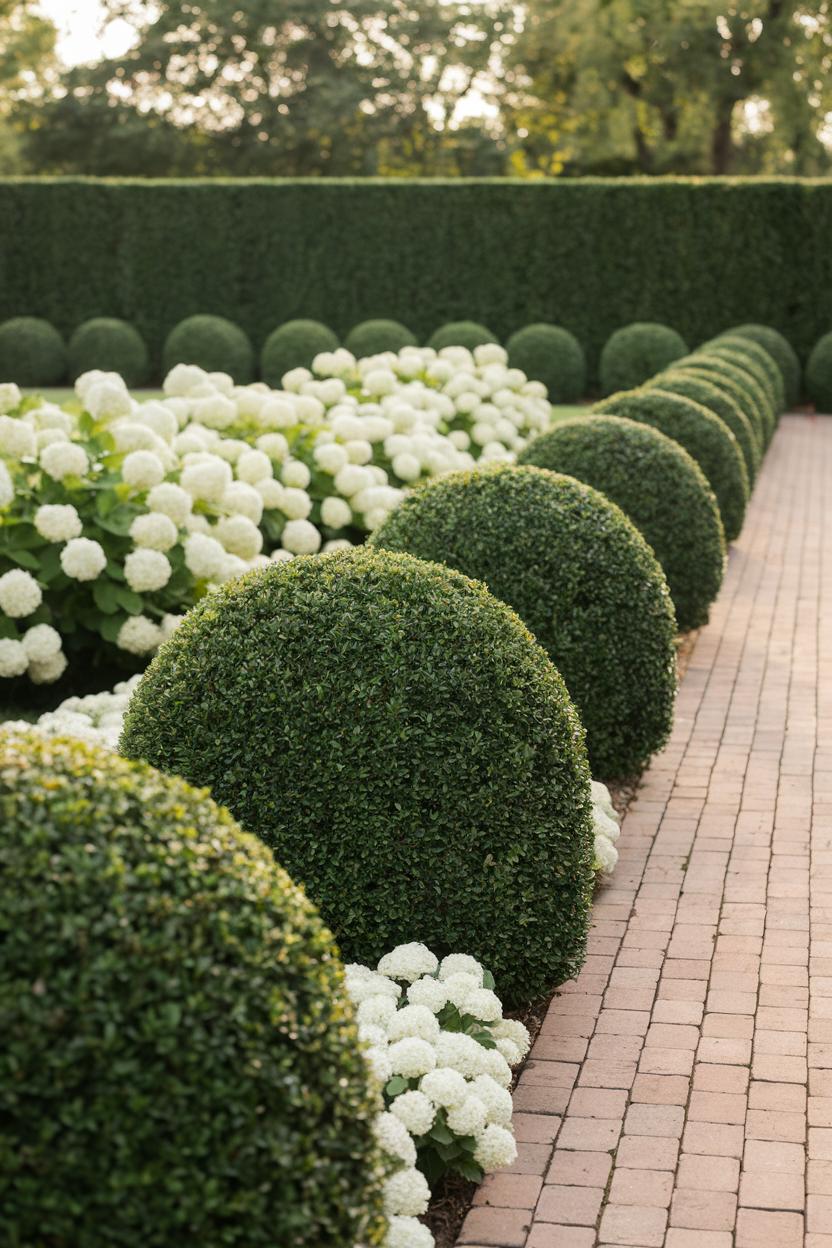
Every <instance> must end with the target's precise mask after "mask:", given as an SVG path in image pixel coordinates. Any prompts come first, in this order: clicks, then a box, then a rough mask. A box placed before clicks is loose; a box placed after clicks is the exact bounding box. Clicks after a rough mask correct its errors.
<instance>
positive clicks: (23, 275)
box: [0, 178, 832, 370]
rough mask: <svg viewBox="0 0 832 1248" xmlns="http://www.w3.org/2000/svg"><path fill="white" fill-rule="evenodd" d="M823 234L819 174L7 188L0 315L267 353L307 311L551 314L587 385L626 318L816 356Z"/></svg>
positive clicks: (825, 195)
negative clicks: (207, 328)
mask: <svg viewBox="0 0 832 1248" xmlns="http://www.w3.org/2000/svg"><path fill="white" fill-rule="evenodd" d="M831 235H832V183H830V182H829V181H822V180H798V179H783V180H761V179H750V180H742V179H737V180H735V179H704V180H703V179H684V178H670V179H660V180H659V179H656V180H650V179H625V178H621V179H614V180H603V179H563V180H554V181H543V182H528V181H516V180H512V179H504V180H499V181H496V180H494V181H492V180H467V179H455V180H453V181H443V180H400V179H395V180H389V181H387V180H384V179H364V180H361V181H342V180H339V179H334V178H322V179H307V180H298V181H258V180H248V179H234V180H224V179H214V180H211V181H200V180H190V181H153V180H132V181H131V180H124V181H120V180H108V179H78V178H66V179H27V178H23V179H6V180H3V181H0V321H2V320H5V319H7V318H8V317H11V316H22V315H31V316H41V317H45V318H46V319H47V320H50V321H52V322H53V323H54V324H55V325H56V326H57V328H58V329H59V330H60V331H61V332H62V333H64V334H65V335H67V334H68V333H70V332H71V331H72V330H73V329H74V328H75V326H76V325H77V324H79V323H80V322H81V321H83V320H87V319H88V318H90V317H93V316H118V317H122V318H124V319H125V320H129V321H130V322H131V323H133V324H135V325H136V328H137V329H138V330H139V332H140V333H141V335H142V337H143V338H144V339H145V341H146V342H147V343H148V346H149V347H150V349H151V352H152V354H153V355H154V357H155V358H156V359H158V354H159V351H160V348H161V344H162V342H163V341H164V338H165V336H166V334H167V333H168V332H169V330H170V329H171V328H172V327H173V326H174V325H175V324H176V323H177V322H178V321H181V320H182V319H183V318H184V317H186V316H190V315H192V314H194V313H197V312H200V313H202V312H210V313H214V314H216V315H219V316H225V317H228V318H229V319H230V320H232V321H235V322H236V323H237V324H239V325H240V326H241V327H242V328H243V329H244V330H245V331H246V333H247V334H248V335H249V337H250V338H251V339H252V342H253V343H254V346H255V348H256V349H258V350H259V348H260V347H261V346H262V344H263V341H264V339H265V338H266V336H267V335H268V333H269V332H270V331H271V330H272V329H273V328H274V327H275V325H279V324H280V323H281V322H283V321H287V320H290V319H292V318H295V317H311V318H314V319H317V320H321V321H324V322H325V323H326V324H331V325H332V327H333V329H335V331H336V332H337V333H338V334H339V336H340V337H341V338H343V337H344V335H345V334H346V333H347V331H348V330H349V329H350V328H351V327H352V326H353V325H355V324H357V323H358V322H359V321H362V320H366V319H367V318H369V317H378V316H386V317H391V318H394V319H397V320H401V321H402V322H404V323H405V324H406V325H408V326H410V328H411V329H412V330H413V332H414V333H415V334H416V335H417V337H419V338H420V339H421V340H422V341H425V340H426V339H427V338H428V337H429V336H430V334H431V333H432V332H433V331H434V329H435V328H436V326H437V325H441V324H442V323H443V322H446V321H455V320H461V319H468V318H470V319H473V320H479V321H483V322H484V323H485V324H487V325H488V326H489V327H490V328H491V329H492V330H493V331H494V333H495V334H497V336H498V337H499V338H500V340H501V341H505V340H506V339H507V338H508V337H509V335H510V334H512V333H513V332H514V331H515V330H516V329H518V328H520V327H521V326H522V325H526V324H529V323H530V322H534V321H551V322H553V323H555V324H559V325H563V326H564V327H565V328H566V329H568V330H570V331H571V332H572V333H574V334H575V335H576V337H577V338H578V340H579V342H581V343H582V345H583V346H584V347H585V349H586V350H587V353H588V357H589V365H590V369H591V370H594V368H595V367H596V365H597V358H598V353H599V351H600V348H601V346H602V345H603V343H604V342H605V340H606V339H607V338H608V337H609V335H610V334H611V333H612V331H613V330H614V329H616V328H617V327H618V326H620V325H627V324H629V323H630V322H631V321H643V320H652V321H661V322H664V323H665V324H670V325H673V326H674V327H675V328H676V329H678V330H679V332H680V333H681V334H682V336H683V337H684V339H685V340H686V341H687V342H689V343H690V344H691V345H694V344H697V343H700V342H703V341H704V340H705V339H707V338H711V337H713V336H714V334H717V333H719V332H720V331H721V330H724V329H727V328H728V327H730V326H733V325H737V324H742V323H743V322H747V321H756V322H762V323H764V324H766V325H771V326H773V327H775V328H777V329H779V330H781V331H782V332H783V333H784V334H785V335H786V337H787V338H788V339H789V341H790V342H792V344H793V345H794V346H795V347H796V349H797V351H798V353H799V355H801V356H802V357H805V356H806V355H807V354H808V352H809V351H810V350H811V348H812V346H813V345H814V343H815V342H816V341H817V339H818V338H819V337H820V336H821V334H823V333H825V332H826V331H827V330H828V329H829V326H830V325H832V248H830V247H829V238H830V236H831ZM530 254H533V256H534V263H533V264H529V255H530Z"/></svg>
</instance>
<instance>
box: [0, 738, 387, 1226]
mask: <svg viewBox="0 0 832 1248" xmlns="http://www.w3.org/2000/svg"><path fill="white" fill-rule="evenodd" d="M0 822H2V828H3V835H2V837H1V838H0V871H2V875H3V890H2V893H1V894H0V931H2V933H3V957H2V959H0V1017H2V1019H3V1044H2V1046H0V1104H2V1112H3V1133H2V1144H0V1156H2V1161H3V1164H2V1166H0V1202H1V1203H2V1209H3V1225H4V1227H5V1229H6V1240H7V1242H9V1243H11V1242H14V1243H19V1244H21V1245H22V1244H36V1243H37V1244H55V1245H57V1244H67V1245H69V1244H78V1245H80V1244H83V1245H84V1248H110V1246H111V1245H113V1244H122V1245H131V1246H132V1245H135V1246H136V1248H139V1245H142V1246H144V1245H148V1246H149V1248H181V1246H182V1245H184V1244H203V1245H208V1244H214V1245H219V1244H223V1245H229V1246H234V1245H237V1246H238V1248H253V1246H255V1245H262V1246H263V1248H274V1245H275V1244H289V1243H291V1244H297V1245H304V1246H307V1248H319V1246H320V1245H329V1246H330V1248H343V1246H344V1245H345V1244H353V1243H355V1242H356V1237H358V1239H359V1240H361V1242H367V1240H365V1238H364V1236H365V1234H369V1236H370V1240H369V1242H371V1243H374V1244H375V1243H378V1242H379V1239H378V1235H379V1230H378V1221H379V1218H378V1211H379V1206H380V1191H379V1187H380V1184H379V1178H378V1173H377V1169H376V1161H375V1157H376V1154H375V1148H374V1144H373V1119H374V1116H375V1114H376V1112H377V1108H378V1107H377V1105H376V1097H375V1096H374V1095H372V1094H371V1093H370V1091H369V1089H368V1086H367V1072H366V1069H365V1067H364V1065H363V1058H362V1055H361V1052H360V1048H359V1045H358V1036H357V1031H356V1027H355V1025H354V1022H353V1014H352V1009H351V1007H350V1004H349V1001H348V999H347V997H346V991H345V988H344V984H343V976H342V972H341V967H340V964H339V962H338V958H337V955H336V952H335V949H334V946H333V944H332V938H331V936H330V935H329V933H328V932H327V931H326V929H325V928H324V927H323V925H322V923H321V921H320V919H319V918H318V916H317V914H316V912H315V910H314V909H313V908H312V906H311V905H310V903H309V902H308V901H307V900H306V898H305V897H304V895H303V893H302V892H301V891H300V889H298V888H296V887H295V885H294V884H293V883H292V881H291V880H290V879H289V877H288V876H287V875H286V874H285V873H284V872H283V871H282V870H281V868H280V867H278V866H276V865H275V862H274V859H273V858H272V855H271V854H270V853H269V851H268V850H267V849H266V848H265V846H263V845H261V844H260V843H259V841H257V840H256V838H255V837H252V836H248V835H247V834H245V833H243V832H241V831H240V829H239V827H238V826H237V824H236V823H234V821H233V819H231V817H230V816H229V814H228V813H227V811H224V810H221V809H219V808H218V807H217V806H216V805H215V804H214V802H213V801H211V799H210V798H209V796H208V795H207V794H206V793H205V792H197V791H195V790H193V789H191V788H189V786H188V785H187V784H185V783H184V781H182V780H178V779H172V778H168V777H166V776H161V775H159V774H158V773H157V772H154V771H153V770H152V769H151V768H149V767H145V766H139V765H136V764H132V763H128V762H126V761H125V760H124V759H121V758H118V757H117V756H116V755H114V754H112V753H110V752H109V751H104V750H99V749H94V748H91V747H90V746H87V745H83V744H81V743H80V742H78V741H70V740H68V739H67V740H61V739H58V738H53V739H44V738H42V737H40V736H39V735H38V734H37V732H35V731H34V730H32V731H26V732H23V733H21V734H16V733H15V735H12V734H11V733H8V732H7V733H5V734H3V733H0Z"/></svg>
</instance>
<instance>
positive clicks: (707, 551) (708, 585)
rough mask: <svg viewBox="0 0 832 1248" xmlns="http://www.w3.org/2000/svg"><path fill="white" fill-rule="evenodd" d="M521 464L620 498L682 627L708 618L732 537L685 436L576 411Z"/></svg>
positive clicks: (538, 441) (526, 453)
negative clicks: (662, 579)
mask: <svg viewBox="0 0 832 1248" xmlns="http://www.w3.org/2000/svg"><path fill="white" fill-rule="evenodd" d="M519 462H520V463H521V464H533V465H535V466H536V467H538V468H548V469H549V470H550V471H552V472H562V473H566V475H567V476H570V477H576V478H577V479H578V480H579V481H584V482H585V483H586V484H587V485H591V486H593V488H594V489H596V490H600V491H601V493H602V494H605V495H606V497H607V498H609V499H610V500H611V501H612V502H614V503H617V504H618V506H619V507H620V508H621V510H622V511H623V512H624V513H625V515H627V516H629V518H630V519H631V520H632V522H633V524H634V525H635V526H636V528H637V529H638V530H639V532H640V533H641V535H642V536H643V537H644V538H645V540H646V541H647V542H648V544H649V545H650V546H652V548H653V551H654V553H655V555H656V558H657V559H658V561H659V563H660V564H661V565H662V570H663V571H664V574H665V576H666V577H667V583H668V586H669V588H670V596H671V597H672V599H673V605H674V607H675V608H676V621H677V624H678V627H679V629H680V631H682V632H685V631H687V630H688V629H691V628H698V627H699V626H700V625H701V624H705V623H707V620H708V609H709V607H710V605H711V603H712V602H713V601H714V599H715V598H716V596H717V594H718V593H719V587H720V585H721V584H722V574H723V569H724V563H725V538H724V535H723V530H722V521H721V520H720V517H719V508H718V507H717V503H716V498H715V497H714V494H713V491H712V490H711V487H710V486H709V485H708V482H707V480H706V479H705V476H704V473H703V472H702V469H701V468H700V467H699V465H698V464H697V463H696V461H695V460H694V459H692V458H691V456H690V455H689V454H688V453H687V451H686V450H684V449H683V447H681V446H680V445H679V443H678V442H674V441H673V440H672V439H671V438H668V437H666V436H665V435H664V434H663V433H660V432H659V431H658V429H652V428H651V427H650V426H649V425H641V424H638V423H637V422H636V421H634V420H625V419H623V418H622V417H620V416H576V417H574V418H573V419H571V420H561V421H558V422H557V424H555V425H553V426H552V428H551V429H550V430H549V431H548V432H547V433H542V434H540V435H539V437H536V438H534V439H533V440H532V441H531V442H530V443H529V444H528V446H527V447H526V448H525V450H523V451H521V453H520V455H519Z"/></svg>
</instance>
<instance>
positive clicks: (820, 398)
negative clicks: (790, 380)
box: [806, 333, 832, 413]
mask: <svg viewBox="0 0 832 1248" xmlns="http://www.w3.org/2000/svg"><path fill="white" fill-rule="evenodd" d="M806 393H807V394H808V396H809V398H810V399H811V400H812V402H813V403H814V405H815V407H816V409H817V410H818V411H819V412H825V413H832V333H828V334H824V335H823V337H822V338H819V339H818V340H817V342H816V343H815V345H814V347H813V348H812V354H811V355H810V356H809V359H808V360H807V361H806Z"/></svg>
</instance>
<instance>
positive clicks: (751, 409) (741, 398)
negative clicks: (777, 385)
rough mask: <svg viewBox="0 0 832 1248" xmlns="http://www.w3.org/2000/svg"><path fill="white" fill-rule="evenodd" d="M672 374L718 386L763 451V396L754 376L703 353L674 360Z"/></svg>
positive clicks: (765, 433)
mask: <svg viewBox="0 0 832 1248" xmlns="http://www.w3.org/2000/svg"><path fill="white" fill-rule="evenodd" d="M673 373H674V374H677V373H687V374H689V375H690V376H695V377H702V378H704V380H705V381H710V382H711V383H712V384H713V385H715V386H719V388H720V389H721V390H723V391H724V392H725V393H726V394H728V395H729V396H730V397H731V398H732V399H733V400H734V402H735V403H736V404H737V405H738V406H739V407H740V409H741V411H742V412H743V414H744V415H745V417H746V418H747V420H748V423H749V424H750V425H751V428H752V429H753V430H754V433H755V434H756V436H757V441H758V442H759V444H760V446H761V448H762V449H763V452H765V448H766V446H767V445H768V429H769V420H768V417H767V415H766V397H765V394H764V393H763V392H762V390H761V389H760V387H759V386H758V385H757V384H756V383H755V381H754V379H753V377H751V376H750V375H749V374H748V373H746V372H743V370H742V369H741V368H737V367H736V366H735V365H733V364H731V363H730V362H729V361H727V360H725V359H722V358H720V357H719V356H716V355H705V354H693V355H686V356H685V358H684V359H683V360H677V362H676V363H675V364H674V365H673Z"/></svg>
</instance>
